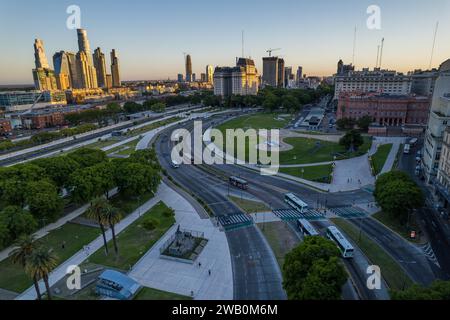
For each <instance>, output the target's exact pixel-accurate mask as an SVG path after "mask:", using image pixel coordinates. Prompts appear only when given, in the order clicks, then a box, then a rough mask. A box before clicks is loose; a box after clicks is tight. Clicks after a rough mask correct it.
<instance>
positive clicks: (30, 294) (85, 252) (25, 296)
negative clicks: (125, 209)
mask: <svg viewBox="0 0 450 320" xmlns="http://www.w3.org/2000/svg"><path fill="white" fill-rule="evenodd" d="M160 200H161V189H159V190H158V192H157V194H156V195H155V197H154V198H152V199H151V200H149V201H147V202H146V203H144V204H143V205H142V206H141V207H139V208H138V209H136V210H135V211H133V212H132V213H131V214H129V215H128V216H126V217H125V218H124V219H122V220H121V221H120V222H119V223H118V224H117V225H116V228H115V229H116V234H120V233H121V232H122V231H123V230H124V229H126V228H127V227H128V226H129V225H130V224H132V223H133V222H134V221H136V220H137V219H138V218H139V217H140V216H141V212H147V211H148V210H150V209H151V208H152V207H153V206H154V205H156V204H157V203H158V202H159V201H160ZM111 239H112V234H111V231H110V230H108V231H107V232H106V240H107V241H109V240H111ZM102 246H103V238H102V236H101V235H100V236H99V237H97V239H95V240H94V241H92V242H91V243H89V244H86V245H85V246H84V247H83V249H81V250H80V251H78V252H77V253H76V254H75V255H73V256H72V257H71V258H69V259H68V260H66V261H64V262H63V263H62V264H61V265H59V266H58V267H57V268H56V269H54V270H53V271H52V272H51V273H50V274H49V284H50V286H53V285H54V284H55V283H56V282H58V281H59V280H61V279H62V278H63V277H65V276H66V272H67V269H68V267H69V266H78V265H80V264H81V263H82V262H83V261H84V260H86V259H87V258H88V257H90V256H91V255H92V254H93V253H94V252H96V251H97V250H99V249H100V248H101V247H102ZM39 287H40V289H41V292H42V293H44V292H45V291H46V289H45V286H44V283H43V281H40V282H39ZM36 298H37V296H36V291H35V289H34V286H31V287H30V288H28V289H27V290H25V291H24V292H23V293H22V294H20V295H19V296H18V297H17V298H16V300H35V299H36Z"/></svg>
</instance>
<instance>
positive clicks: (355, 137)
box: [339, 130, 364, 152]
mask: <svg viewBox="0 0 450 320" xmlns="http://www.w3.org/2000/svg"><path fill="white" fill-rule="evenodd" d="M339 144H340V145H342V146H344V147H345V148H346V149H347V150H348V151H349V152H354V151H356V150H358V149H359V147H360V146H362V145H363V144H364V139H363V137H362V136H361V134H360V133H359V132H358V131H356V130H351V131H349V132H347V133H346V134H345V136H343V137H342V138H341V140H340V141H339Z"/></svg>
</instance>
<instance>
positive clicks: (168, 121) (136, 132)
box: [129, 117, 181, 136]
mask: <svg viewBox="0 0 450 320" xmlns="http://www.w3.org/2000/svg"><path fill="white" fill-rule="evenodd" d="M179 120H181V118H180V117H172V118H169V119H166V120H161V121H157V122H155V123H151V124H149V125H146V126H143V127H141V128H138V129H134V130H131V131H130V132H129V135H130V136H137V135H139V134H142V133H146V132H148V131H151V130H153V129H156V128H159V127H162V126H165V125H168V124H171V123H174V122H176V121H179Z"/></svg>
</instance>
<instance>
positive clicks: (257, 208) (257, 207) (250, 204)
mask: <svg viewBox="0 0 450 320" xmlns="http://www.w3.org/2000/svg"><path fill="white" fill-rule="evenodd" d="M228 198H230V200H231V201H233V202H234V203H235V204H236V205H237V206H238V207H239V208H241V209H242V210H243V211H244V212H246V213H248V214H250V213H257V212H268V211H271V210H270V208H269V207H268V206H266V205H265V204H264V203H262V202H259V201H253V200H247V199H241V198H238V197H233V196H229V197H228Z"/></svg>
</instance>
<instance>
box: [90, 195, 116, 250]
mask: <svg viewBox="0 0 450 320" xmlns="http://www.w3.org/2000/svg"><path fill="white" fill-rule="evenodd" d="M109 206H110V205H109V203H108V200H106V199H105V198H103V197H97V198H95V199H93V200H92V202H91V206H90V207H89V209H88V210H87V216H88V217H89V218H91V219H94V220H96V221H97V223H98V225H99V226H100V230H101V231H102V236H103V245H104V246H105V252H106V254H108V242H107V241H106V232H105V224H106V223H108V220H107V218H106V212H107V211H108V207H109Z"/></svg>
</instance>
